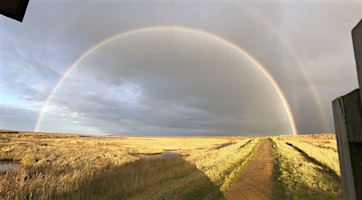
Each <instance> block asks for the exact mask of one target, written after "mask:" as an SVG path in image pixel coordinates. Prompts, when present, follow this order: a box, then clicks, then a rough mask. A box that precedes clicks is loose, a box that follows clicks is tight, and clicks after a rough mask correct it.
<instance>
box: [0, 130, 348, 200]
mask: <svg viewBox="0 0 362 200" xmlns="http://www.w3.org/2000/svg"><path fill="white" fill-rule="evenodd" d="M318 137H319V138H318ZM261 139H263V138H257V137H117V136H85V135H75V134H50V133H27V132H21V133H6V132H2V133H0V161H16V162H19V163H21V166H22V167H21V168H19V169H13V170H6V171H0V199H221V198H222V197H224V194H225V193H226V192H227V190H228V188H229V187H230V185H231V184H232V183H233V181H234V179H235V178H237V177H238V176H239V175H240V173H242V171H243V168H244V167H245V166H246V165H247V164H248V162H249V160H250V158H251V157H252V156H253V153H254V151H255V150H256V148H257V146H258V143H259V142H260V140H261ZM264 139H265V138H264ZM269 139H271V140H272V144H273V155H274V160H275V161H274V163H275V166H274V168H275V169H274V174H275V181H276V186H275V188H274V196H273V197H274V198H275V199H305V197H309V198H308V199H340V198H341V186H340V173H339V168H338V166H339V164H338V159H337V160H336V158H338V157H336V156H337V152H336V149H337V148H336V143H335V138H334V137H333V135H323V136H305V137H303V136H280V137H271V138H269ZM164 152H166V153H168V154H162V153H164ZM163 155H165V157H164V158H163V157H162V156H163ZM167 155H169V157H167Z"/></svg>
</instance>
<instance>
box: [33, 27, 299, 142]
mask: <svg viewBox="0 0 362 200" xmlns="http://www.w3.org/2000/svg"><path fill="white" fill-rule="evenodd" d="M170 30H172V31H179V32H186V33H190V34H196V35H199V36H203V37H205V38H209V39H212V40H214V41H217V42H219V43H221V44H224V45H227V46H229V47H231V48H232V49H234V50H236V51H237V52H239V53H240V54H242V55H244V56H246V57H247V58H248V59H249V61H250V62H251V63H253V64H254V65H255V66H256V67H257V68H258V69H259V70H260V71H261V72H262V74H263V75H264V76H265V77H266V78H267V80H268V81H269V82H270V83H271V84H272V86H273V88H274V89H275V91H276V92H277V94H278V96H279V98H280V100H281V102H282V104H283V106H284V110H285V112H286V114H287V117H288V120H289V124H290V128H291V129H292V132H293V135H297V128H296V125H295V122H294V117H293V115H292V112H291V109H290V106H289V103H288V101H287V99H286V97H285V95H284V93H283V91H282V90H281V88H280V87H279V85H278V84H277V82H276V81H275V79H274V78H273V76H272V75H271V74H270V73H269V72H268V71H267V70H266V69H265V68H264V66H263V65H262V64H261V63H260V62H259V61H258V60H256V59H255V58H254V57H253V56H251V55H250V54H249V53H248V52H247V51H245V50H243V49H241V48H240V47H239V46H237V45H236V44H234V43H232V42H230V41H228V40H226V39H224V38H222V37H220V36H218V35H215V34H212V33H208V32H205V31H200V30H196V29H191V28H185V27H179V26H158V27H148V28H141V29H136V30H131V31H127V32H123V33H120V34H117V35H114V36H111V37H109V38H106V39H105V40H102V41H101V42H99V43H97V44H96V45H94V46H93V47H91V48H90V49H88V50H87V51H85V52H83V53H82V55H81V56H80V57H79V58H78V59H77V60H76V61H75V62H74V63H73V64H72V65H71V66H70V67H69V68H68V69H67V70H66V71H65V73H64V74H63V76H62V77H61V78H60V79H59V80H58V82H57V83H56V84H55V86H54V88H53V89H52V91H51V92H50V94H49V96H48V97H47V98H46V100H45V102H44V105H43V107H42V109H41V111H40V113H39V117H38V120H37V122H36V124H35V128H34V132H37V131H38V129H39V126H40V123H41V121H42V119H43V117H44V114H45V111H46V109H47V107H48V105H49V103H50V102H51V100H52V98H53V97H54V94H55V93H56V92H57V90H58V88H59V87H60V85H61V84H62V83H63V81H64V80H65V78H66V77H67V76H68V75H69V74H70V73H71V72H72V71H73V69H74V68H76V67H77V66H78V64H79V63H80V62H81V61H82V60H83V59H84V58H85V57H87V56H88V55H89V54H90V53H92V52H93V51H95V50H96V49H98V48H99V47H101V46H103V45H105V44H107V43H108V42H111V41H113V40H115V39H118V38H121V37H127V36H130V35H131V34H135V33H141V32H150V31H170Z"/></svg>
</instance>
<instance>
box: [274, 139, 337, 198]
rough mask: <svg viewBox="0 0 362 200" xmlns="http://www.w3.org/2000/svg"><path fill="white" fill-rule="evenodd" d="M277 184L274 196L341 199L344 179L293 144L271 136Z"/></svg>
mask: <svg viewBox="0 0 362 200" xmlns="http://www.w3.org/2000/svg"><path fill="white" fill-rule="evenodd" d="M272 145H273V156H274V176H275V181H276V183H275V188H274V193H273V199H342V191H341V181H340V179H339V177H338V176H336V175H335V173H334V172H333V173H331V171H330V170H329V169H328V168H324V167H323V165H322V166H321V165H319V163H318V162H313V160H311V159H310V158H309V157H306V156H305V154H303V153H301V152H299V151H298V150H297V149H296V148H294V147H293V146H290V145H288V144H287V143H285V142H284V141H281V140H278V139H277V138H273V139H272Z"/></svg>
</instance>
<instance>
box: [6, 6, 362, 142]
mask: <svg viewBox="0 0 362 200" xmlns="http://www.w3.org/2000/svg"><path fill="white" fill-rule="evenodd" d="M361 19H362V2H361V1H344V0H343V1H342V0H340V1H327V0H320V1H307V0H305V1H303V0H295V1H292V0H290V1H283V0H282V1H266V0H265V1H233V0H231V1H208V0H205V1H179V0H175V1H158V0H155V1H154V0H149V1H145V0H139V1H123V0H120V1H111V0H94V1H90V0H89V1H86V0H30V2H29V5H28V7H27V11H26V14H25V17H24V20H23V22H22V23H20V22H18V21H15V20H12V19H10V18H7V17H4V16H0V47H1V48H0V113H1V114H0V129H13V130H26V131H42V132H65V133H108V134H117V135H178V136H184V135H279V134H293V126H292V124H295V127H296V131H297V133H298V134H306V133H333V132H334V124H333V112H332V106H331V102H332V101H333V100H334V99H336V98H337V97H339V96H342V95H344V94H346V93H348V92H350V91H352V90H354V89H356V88H357V87H358V81H357V73H356V64H355V59H354V53H353V46H352V38H351V30H352V28H353V27H354V26H355V25H356V24H357V23H358V22H359V21H360V20H361ZM102 41H103V42H102ZM268 75H269V76H268ZM273 82H274V84H273ZM278 88H279V89H280V92H278ZM283 97H285V100H286V102H287V105H286V103H285V102H283ZM288 109H290V114H291V116H288V112H287V111H288Z"/></svg>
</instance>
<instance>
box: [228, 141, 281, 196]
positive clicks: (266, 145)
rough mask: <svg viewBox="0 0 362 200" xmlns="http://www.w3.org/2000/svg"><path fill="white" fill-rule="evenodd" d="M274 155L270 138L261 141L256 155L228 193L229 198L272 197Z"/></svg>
mask: <svg viewBox="0 0 362 200" xmlns="http://www.w3.org/2000/svg"><path fill="white" fill-rule="evenodd" d="M273 187H274V180H273V155H272V153H271V143H270V141H269V139H264V140H262V141H261V142H260V144H259V146H258V148H257V150H256V152H255V154H254V156H253V157H252V158H251V160H250V163H249V165H248V166H246V167H245V169H244V170H243V172H242V174H241V175H240V176H239V177H238V178H237V179H236V180H235V182H234V183H233V185H232V186H231V187H230V189H229V191H228V192H227V193H226V195H225V198H224V199H227V200H234V199H235V200H239V199H252V200H259V199H260V200H262V199H270V197H271V195H272V193H273Z"/></svg>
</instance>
